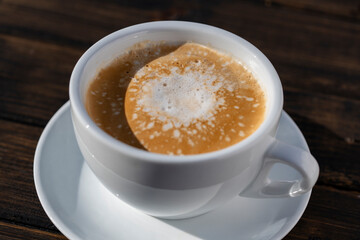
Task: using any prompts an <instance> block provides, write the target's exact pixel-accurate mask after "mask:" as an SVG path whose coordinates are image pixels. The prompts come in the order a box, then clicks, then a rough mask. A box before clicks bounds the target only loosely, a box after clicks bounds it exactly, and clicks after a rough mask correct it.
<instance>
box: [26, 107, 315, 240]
mask: <svg viewBox="0 0 360 240" xmlns="http://www.w3.org/2000/svg"><path fill="white" fill-rule="evenodd" d="M67 111H70V101H69V100H68V101H67V102H66V103H65V104H63V105H62V106H61V107H60V108H59V109H58V110H57V111H56V113H55V114H54V115H53V116H52V117H51V119H50V120H49V122H48V123H47V124H46V126H45V128H44V130H43V131H42V133H41V136H40V138H39V141H38V143H37V146H36V150H35V154H34V163H33V177H34V183H35V189H36V193H37V195H38V198H39V200H40V203H41V205H42V207H43V209H44V211H45V213H46V215H47V216H48V217H49V219H50V220H51V222H52V223H53V224H54V225H55V226H56V227H57V228H58V230H59V231H60V232H61V233H62V234H64V235H65V236H66V237H67V238H69V239H76V240H77V239H79V240H80V239H82V238H81V236H79V235H78V234H76V233H75V232H74V231H73V230H72V229H71V228H70V227H69V226H68V224H66V222H65V221H62V220H61V218H60V217H59V215H58V214H57V211H56V210H55V209H54V208H53V206H52V204H51V203H50V201H49V199H48V197H47V195H46V191H45V190H44V187H43V183H42V182H41V178H40V166H41V163H42V161H43V160H41V159H42V149H43V146H44V143H45V141H46V139H47V136H48V135H49V134H50V132H51V130H52V128H53V126H54V124H56V123H57V121H58V119H59V118H60V117H61V116H62V115H63V114H64V113H66V112H67ZM282 115H284V117H285V118H286V120H287V121H290V122H291V125H294V126H295V128H294V129H293V131H295V132H296V135H298V136H299V137H300V138H301V140H302V141H303V142H304V143H305V144H304V145H305V147H306V150H307V151H309V147H308V145H307V142H306V139H305V137H304V135H303V134H302V132H301V130H300V129H299V127H298V126H297V124H296V123H295V121H294V120H293V119H292V118H291V117H290V116H289V114H287V113H286V112H285V111H284V110H282ZM311 193H312V190H310V191H309V192H307V193H305V194H304V195H302V196H299V197H301V198H303V199H302V200H301V203H300V204H299V205H298V209H297V210H298V213H297V214H296V216H295V215H294V216H293V218H291V219H289V221H288V222H287V227H282V228H281V229H280V230H279V231H278V232H277V234H275V235H274V236H272V237H271V238H270V240H275V239H282V238H284V237H285V236H286V235H287V234H288V233H289V232H290V231H291V230H292V229H293V228H294V227H295V225H296V224H297V223H298V221H299V220H300V218H301V217H302V215H303V214H304V212H305V210H306V207H307V205H308V203H309V200H310V197H311ZM299 210H300V211H299Z"/></svg>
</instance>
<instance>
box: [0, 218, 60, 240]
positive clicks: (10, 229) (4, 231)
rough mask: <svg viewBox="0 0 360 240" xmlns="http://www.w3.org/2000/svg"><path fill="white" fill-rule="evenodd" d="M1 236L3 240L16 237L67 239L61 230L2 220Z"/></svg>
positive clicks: (0, 225) (0, 222)
mask: <svg viewBox="0 0 360 240" xmlns="http://www.w3.org/2000/svg"><path fill="white" fill-rule="evenodd" d="M0 238H1V239H2V240H14V239H37V240H41V239H46V240H50V239H64V240H65V239H67V238H66V237H65V236H64V235H62V234H61V233H60V232H59V233H55V232H49V231H45V230H41V229H37V228H33V227H29V226H22V225H16V224H12V223H7V222H3V221H0Z"/></svg>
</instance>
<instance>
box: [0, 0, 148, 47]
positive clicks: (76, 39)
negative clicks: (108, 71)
mask: <svg viewBox="0 0 360 240" xmlns="http://www.w3.org/2000/svg"><path fill="white" fill-rule="evenodd" d="M0 4H1V5H0V6H1V7H0V22H1V23H2V27H1V30H0V31H2V32H3V33H8V34H12V35H17V36H26V37H30V38H33V39H39V38H41V39H43V40H46V41H49V42H53V43H57V44H65V45H73V46H78V47H80V48H83V50H85V49H86V48H88V47H89V46H90V45H91V44H92V43H94V42H96V41H97V40H99V39H100V38H102V37H104V36H105V35H107V34H109V33H111V32H113V31H116V30H118V29H121V28H123V27H126V26H128V25H133V24H136V23H140V22H144V21H150V20H151V19H152V12H150V11H147V10H146V9H138V8H133V7H126V6H122V5H120V4H118V3H117V2H109V1H105V2H104V1H91V2H89V1H75V2H74V1H59V0H56V1H46V0H36V1H33V2H31V3H30V2H28V1H25V0H14V1H12V0H11V1H8V0H4V1H1V3H0ZM19 16H21V19H24V20H23V21H19Z"/></svg>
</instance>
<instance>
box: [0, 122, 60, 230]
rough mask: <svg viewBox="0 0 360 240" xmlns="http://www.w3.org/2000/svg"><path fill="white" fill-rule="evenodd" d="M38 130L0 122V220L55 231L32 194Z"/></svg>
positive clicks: (39, 130)
mask: <svg viewBox="0 0 360 240" xmlns="http://www.w3.org/2000/svg"><path fill="white" fill-rule="evenodd" d="M41 132H42V129H41V128H38V127H34V126H28V125H23V124H18V123H13V122H10V121H4V120H0V133H1V134H0V220H1V219H6V220H8V221H12V222H17V223H22V224H26V225H31V226H35V227H42V228H47V229H51V230H55V229H56V228H55V227H54V225H53V224H52V223H51V222H50V221H49V219H48V218H47V216H46V214H45V212H44V210H43V209H42V207H41V205H40V202H39V199H38V196H37V194H36V191H35V186H34V179H33V171H32V170H33V157H34V152H35V147H36V144H37V141H38V139H39V137H40V134H41Z"/></svg>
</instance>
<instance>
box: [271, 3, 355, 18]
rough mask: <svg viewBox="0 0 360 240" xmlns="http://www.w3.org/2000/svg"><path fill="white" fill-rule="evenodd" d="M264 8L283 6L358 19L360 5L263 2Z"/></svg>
mask: <svg viewBox="0 0 360 240" xmlns="http://www.w3.org/2000/svg"><path fill="white" fill-rule="evenodd" d="M264 2H265V4H266V6H274V5H275V6H285V7H292V8H298V9H300V10H310V11H315V12H319V13H325V14H331V15H335V16H339V17H347V18H350V19H359V18H360V5H359V1H357V0H346V1H337V0H302V1H297V0H264Z"/></svg>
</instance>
